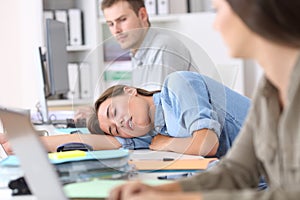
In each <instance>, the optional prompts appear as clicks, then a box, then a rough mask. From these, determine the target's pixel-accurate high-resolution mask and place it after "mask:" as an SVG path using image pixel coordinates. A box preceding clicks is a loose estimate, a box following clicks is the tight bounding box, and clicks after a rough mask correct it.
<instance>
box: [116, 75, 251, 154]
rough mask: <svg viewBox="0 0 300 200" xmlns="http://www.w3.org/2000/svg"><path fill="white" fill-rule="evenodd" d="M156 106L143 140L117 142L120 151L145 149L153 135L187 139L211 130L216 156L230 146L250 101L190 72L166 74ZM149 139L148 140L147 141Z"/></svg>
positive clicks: (154, 97) (120, 140) (157, 95)
mask: <svg viewBox="0 0 300 200" xmlns="http://www.w3.org/2000/svg"><path fill="white" fill-rule="evenodd" d="M153 99H154V104H155V106H156V112H155V121H154V126H155V128H154V130H153V131H152V132H151V133H149V135H147V136H145V137H143V138H132V139H118V140H119V142H121V144H122V145H123V147H124V148H130V149H134V148H148V146H149V144H150V143H151V139H152V137H153V136H155V135H156V134H158V133H160V134H162V135H167V136H172V137H191V136H192V134H193V133H194V131H197V130H201V129H205V128H207V129H211V130H213V131H214V132H215V133H216V134H217V136H218V138H219V148H218V151H217V154H216V156H217V157H221V156H223V155H224V154H225V153H226V152H227V150H228V149H229V148H230V147H231V145H232V142H233V140H234V139H235V137H236V135H237V134H238V133H239V131H240V128H241V126H242V124H243V122H244V119H245V117H246V115H247V112H248V108H249V106H250V100H249V99H248V98H247V97H244V96H242V95H240V94H238V93H236V92H234V91H233V90H231V89H229V88H227V87H226V86H224V85H222V84H220V83H219V82H217V81H214V80H212V79H210V78H208V77H206V76H203V75H201V74H198V73H194V72H183V71H181V72H175V73H172V74H171V75H169V76H168V77H167V78H166V80H165V82H164V85H163V88H162V90H161V92H160V93H156V94H154V95H153ZM148 140H149V141H148Z"/></svg>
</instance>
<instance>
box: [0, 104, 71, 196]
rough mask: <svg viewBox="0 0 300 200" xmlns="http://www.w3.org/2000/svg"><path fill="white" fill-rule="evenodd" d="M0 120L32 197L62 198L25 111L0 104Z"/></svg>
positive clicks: (52, 171) (47, 160)
mask: <svg viewBox="0 0 300 200" xmlns="http://www.w3.org/2000/svg"><path fill="white" fill-rule="evenodd" d="M0 119H1V121H2V123H3V127H4V128H5V134H7V137H8V139H9V142H10V144H11V145H12V148H13V151H14V153H15V154H16V156H17V157H18V159H19V161H20V165H21V167H22V169H23V171H24V174H25V179H26V182H27V184H28V185H29V187H30V190H31V192H32V193H33V194H34V196H35V197H36V198H37V199H43V200H53V199H55V200H66V199H67V198H66V197H65V195H64V192H63V189H62V185H61V183H60V181H59V178H58V176H57V174H56V172H55V169H54V166H53V165H52V164H50V162H49V159H48V156H47V152H46V150H45V148H44V146H43V145H42V143H41V141H40V139H39V137H38V132H37V131H36V130H35V129H34V128H33V126H32V123H31V121H30V116H29V115H28V112H27V111H26V110H20V109H7V108H3V107H0Z"/></svg>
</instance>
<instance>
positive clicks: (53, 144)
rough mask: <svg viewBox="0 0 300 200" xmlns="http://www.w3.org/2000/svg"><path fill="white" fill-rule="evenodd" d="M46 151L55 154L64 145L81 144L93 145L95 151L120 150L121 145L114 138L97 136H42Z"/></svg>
mask: <svg viewBox="0 0 300 200" xmlns="http://www.w3.org/2000/svg"><path fill="white" fill-rule="evenodd" d="M41 140H42V141H43V143H44V145H45V146H46V149H47V150H48V151H50V152H55V151H56V148H57V147H58V146H59V145H61V144H64V143H69V142H81V143H86V144H88V145H91V146H92V147H93V149H94V150H105V149H118V148H120V147H121V144H120V143H119V142H118V140H117V139H115V138H114V137H112V136H109V135H95V134H63V135H53V136H42V137H41Z"/></svg>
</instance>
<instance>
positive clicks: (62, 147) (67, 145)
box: [56, 142, 93, 152]
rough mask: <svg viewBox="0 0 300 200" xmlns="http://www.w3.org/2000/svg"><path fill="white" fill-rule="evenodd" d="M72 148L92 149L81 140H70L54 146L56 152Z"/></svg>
mask: <svg viewBox="0 0 300 200" xmlns="http://www.w3.org/2000/svg"><path fill="white" fill-rule="evenodd" d="M72 150H81V151H93V147H92V146H90V145H88V144H85V143H81V142H70V143H65V144H62V145H60V146H58V147H57V148H56V151H57V152H61V151H72Z"/></svg>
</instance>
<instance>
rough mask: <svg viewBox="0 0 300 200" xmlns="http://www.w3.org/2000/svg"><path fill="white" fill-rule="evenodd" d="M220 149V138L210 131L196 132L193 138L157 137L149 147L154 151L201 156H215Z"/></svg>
mask: <svg viewBox="0 0 300 200" xmlns="http://www.w3.org/2000/svg"><path fill="white" fill-rule="evenodd" d="M218 147H219V140H218V137H217V135H216V134H215V132H213V131H212V130H209V129H201V130H198V131H195V132H194V133H193V136H192V137H188V138H174V137H168V136H163V135H157V136H155V137H154V138H153V140H152V142H151V144H150V146H149V148H150V149H152V150H163V151H173V152H177V153H184V154H191V155H201V156H214V155H215V154H216V153H217V149H218Z"/></svg>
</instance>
